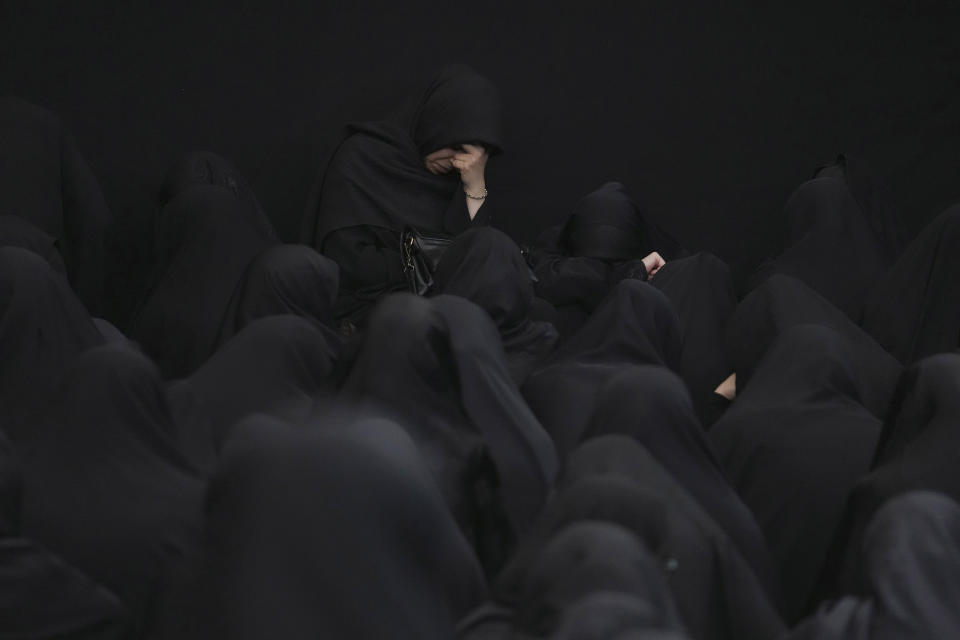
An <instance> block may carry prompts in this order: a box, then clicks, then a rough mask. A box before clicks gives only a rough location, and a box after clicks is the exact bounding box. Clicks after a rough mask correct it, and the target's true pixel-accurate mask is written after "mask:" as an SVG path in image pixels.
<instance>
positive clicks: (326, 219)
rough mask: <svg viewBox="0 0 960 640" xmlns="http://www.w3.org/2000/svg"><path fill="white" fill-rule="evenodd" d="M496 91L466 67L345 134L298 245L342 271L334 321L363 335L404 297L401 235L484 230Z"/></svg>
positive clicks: (443, 74)
mask: <svg viewBox="0 0 960 640" xmlns="http://www.w3.org/2000/svg"><path fill="white" fill-rule="evenodd" d="M500 130H501V124H500V98H499V94H498V92H497V89H496V88H495V87H494V86H493V84H491V83H490V81H488V80H487V79H486V78H483V77H482V76H480V75H479V74H477V73H476V72H475V71H473V70H472V69H470V68H469V67H465V66H462V65H450V66H446V67H444V68H443V69H442V70H441V71H440V73H439V74H438V75H437V76H436V77H435V78H434V79H433V81H432V82H431V83H430V85H429V87H428V88H427V90H426V91H425V92H424V93H423V94H422V96H420V97H419V99H418V100H416V101H410V102H408V103H406V104H404V105H403V106H401V107H400V108H399V109H397V110H396V111H395V112H394V113H393V114H392V115H390V116H389V117H388V118H386V119H385V120H382V121H378V122H363V123H356V124H351V125H349V126H348V127H347V130H346V135H345V137H344V139H343V140H342V142H340V144H339V146H338V147H337V149H336V150H335V151H334V153H333V155H332V157H331V159H330V161H329V164H328V165H327V167H326V170H325V171H324V173H323V175H322V176H321V177H320V180H319V181H318V183H317V186H316V187H315V188H314V193H313V194H312V196H311V198H310V202H309V203H308V207H307V212H306V216H305V218H304V224H303V228H302V240H303V241H304V242H306V243H307V244H310V245H312V246H313V247H315V248H316V249H317V250H318V251H320V252H321V253H323V254H324V255H326V256H328V257H330V258H332V259H333V260H335V261H336V262H337V263H338V264H339V265H340V277H341V282H340V295H339V297H338V300H337V309H336V311H337V317H338V318H339V319H340V321H341V322H346V323H350V324H353V325H358V326H359V325H361V324H362V323H363V321H364V319H365V318H366V316H367V314H368V312H369V311H370V309H371V308H372V306H373V304H374V303H375V302H376V301H377V300H378V299H379V298H381V297H382V296H383V295H384V294H386V293H389V292H392V291H400V290H403V289H404V288H405V286H406V285H405V280H404V275H403V270H402V266H401V258H400V234H401V233H402V231H403V230H404V228H405V227H407V226H411V227H414V228H416V229H418V230H420V231H425V232H431V233H434V234H445V235H450V236H455V235H457V234H459V233H461V232H463V231H465V230H466V229H467V228H469V227H473V226H482V225H487V224H489V222H490V210H489V206H488V205H487V204H486V194H487V189H486V183H485V180H484V170H485V167H486V162H487V159H488V157H489V156H490V155H495V154H497V153H499V152H500V150H501V133H500Z"/></svg>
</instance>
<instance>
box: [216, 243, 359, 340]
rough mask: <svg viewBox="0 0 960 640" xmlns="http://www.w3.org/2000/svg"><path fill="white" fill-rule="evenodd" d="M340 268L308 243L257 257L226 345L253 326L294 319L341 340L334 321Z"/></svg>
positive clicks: (237, 296) (236, 300) (227, 320)
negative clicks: (271, 319)
mask: <svg viewBox="0 0 960 640" xmlns="http://www.w3.org/2000/svg"><path fill="white" fill-rule="evenodd" d="M339 281H340V268H339V267H337V263H335V262H334V261H333V260H330V259H329V258H325V257H323V256H321V255H320V254H319V253H317V252H316V251H314V250H313V249H311V248H310V247H305V246H303V245H292V244H285V245H279V246H276V247H270V248H269V249H267V250H265V251H264V252H263V253H261V254H260V255H259V256H257V257H256V258H254V259H253V261H252V262H251V263H250V266H248V267H247V270H246V272H245V273H244V275H243V278H242V280H241V282H240V286H239V287H238V288H237V289H236V291H234V294H233V298H232V299H231V300H230V304H229V306H228V307H227V312H226V315H225V316H224V319H223V326H222V327H221V328H220V344H223V343H224V342H226V341H227V340H229V339H230V338H232V337H233V336H234V335H236V334H237V332H239V331H240V330H241V329H243V328H244V327H246V326H247V325H248V324H250V323H251V322H253V321H255V320H257V319H259V318H266V317H269V316H279V315H295V316H300V317H301V318H305V319H307V320H309V321H310V322H311V323H312V324H313V325H314V326H315V327H317V329H319V330H320V331H321V332H322V333H323V334H324V335H325V336H326V337H327V338H328V339H329V340H330V342H331V344H337V343H338V342H341V341H342V340H341V338H340V335H339V334H338V333H337V331H336V329H335V327H336V321H335V320H334V317H333V305H334V303H335V302H336V299H337V287H338V284H339Z"/></svg>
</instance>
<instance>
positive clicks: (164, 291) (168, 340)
mask: <svg viewBox="0 0 960 640" xmlns="http://www.w3.org/2000/svg"><path fill="white" fill-rule="evenodd" d="M157 234H158V236H157V238H158V252H159V254H158V256H157V260H158V272H159V273H162V274H163V275H162V277H160V279H159V281H158V283H157V285H156V286H155V287H154V288H153V289H152V290H151V292H150V293H149V295H148V297H147V299H146V301H145V302H144V304H143V306H142V307H141V308H140V310H139V312H138V313H137V316H136V318H135V319H134V321H133V327H132V329H131V332H130V336H131V338H132V339H134V340H136V341H137V342H139V343H140V344H141V346H142V347H143V349H144V351H146V352H147V353H148V354H149V355H150V356H151V357H152V358H153V359H154V360H155V361H156V362H157V365H158V366H159V367H160V371H161V372H162V373H163V376H164V378H166V379H170V378H182V377H186V376H188V375H190V374H191V373H193V371H194V370H196V368H197V367H198V366H200V365H201V364H203V362H204V361H205V360H206V359H207V358H209V357H210V355H211V354H212V353H213V352H214V350H215V349H216V344H217V337H218V334H219V331H220V326H221V324H222V323H223V319H224V315H225V314H226V311H227V306H228V304H229V302H230V299H231V297H232V296H233V294H234V290H235V289H236V288H237V286H238V285H239V283H240V280H241V278H242V277H243V273H244V270H245V269H246V268H247V265H249V264H250V261H251V260H253V258H254V257H255V256H257V255H258V254H260V252H262V251H263V250H264V249H266V248H267V247H270V246H272V245H275V244H277V242H276V240H274V239H273V238H272V237H271V236H269V235H268V234H267V233H266V232H265V231H264V220H263V214H262V213H261V212H259V211H258V210H257V209H256V208H255V207H254V206H253V205H251V204H250V203H249V202H247V201H244V200H241V199H238V198H237V196H236V195H234V193H233V192H232V191H230V190H229V189H227V188H225V187H215V186H199V187H194V188H192V189H189V190H187V191H185V192H183V193H181V194H180V195H179V196H177V197H176V198H175V199H174V200H172V201H171V202H169V203H168V204H167V205H166V206H165V207H164V208H163V210H162V211H161V212H160V218H159V221H158V232H157Z"/></svg>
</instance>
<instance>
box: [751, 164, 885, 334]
mask: <svg viewBox="0 0 960 640" xmlns="http://www.w3.org/2000/svg"><path fill="white" fill-rule="evenodd" d="M783 224H784V229H783V231H782V239H781V245H780V248H779V249H778V252H777V253H776V255H774V256H771V257H770V258H768V259H767V260H766V261H764V263H763V264H762V265H761V266H760V268H759V269H758V271H757V272H756V273H755V274H753V276H752V278H751V286H756V285H758V284H760V283H761V282H762V281H763V280H765V279H766V278H768V277H769V276H771V275H773V274H777V273H779V274H782V275H786V276H790V277H793V278H797V279H799V280H801V281H802V282H804V283H805V284H806V285H807V286H809V287H810V288H811V289H813V290H814V291H816V292H817V293H819V294H820V295H821V296H823V297H824V298H825V299H827V300H828V301H829V302H830V303H831V304H833V305H834V306H836V307H837V308H838V309H840V310H841V311H843V312H844V313H845V314H846V315H847V317H849V318H850V319H851V320H853V321H854V322H857V321H859V320H860V315H861V313H862V310H863V302H864V296H865V293H866V291H867V289H868V286H869V285H871V284H872V283H873V282H874V281H876V280H877V279H878V278H881V277H882V276H883V274H884V272H885V270H886V267H887V265H888V264H889V263H888V262H887V261H886V258H885V251H884V247H883V244H882V242H881V240H880V239H879V238H878V237H877V236H876V234H875V233H874V232H873V229H872V228H871V226H870V223H869V222H868V219H867V216H866V215H865V212H864V210H863V208H862V207H861V206H860V204H859V203H858V202H857V199H856V198H855V197H854V195H853V193H852V192H851V191H850V188H849V187H848V186H847V184H846V183H845V182H844V181H843V180H842V179H838V178H833V177H820V178H814V179H813V180H809V181H807V182H805V183H803V184H802V185H800V187H799V188H797V190H796V191H795V192H794V193H793V194H792V195H791V196H790V198H789V199H788V200H787V203H786V205H785V206H784V211H783Z"/></svg>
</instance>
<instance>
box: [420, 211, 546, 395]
mask: <svg viewBox="0 0 960 640" xmlns="http://www.w3.org/2000/svg"><path fill="white" fill-rule="evenodd" d="M433 291H435V292H436V293H437V294H449V295H455V296H460V297H462V298H466V299H467V300H470V301H471V302H473V303H474V304H476V305H477V306H479V307H480V308H481V309H483V310H484V311H486V312H487V313H488V314H489V315H490V317H491V318H492V319H493V323H494V324H495V325H497V330H498V331H499V332H500V338H501V340H502V341H503V348H504V350H505V351H506V354H507V364H508V365H509V366H510V373H511V375H512V376H513V380H514V382H516V383H517V384H518V385H520V384H523V381H524V380H525V379H526V377H527V376H528V375H529V374H530V371H531V370H533V368H534V367H536V365H537V363H539V362H540V361H541V360H543V358H545V357H546V356H547V355H548V354H549V353H550V351H551V350H552V349H553V347H554V346H555V345H556V343H557V339H558V338H559V337H560V334H558V333H557V330H556V329H555V328H554V327H553V325H551V324H550V323H548V322H538V321H534V320H531V319H530V314H531V305H532V304H533V299H534V296H533V280H532V278H531V277H530V268H529V267H528V266H527V263H526V262H525V261H524V259H523V256H522V255H521V253H520V247H518V246H517V245H516V243H515V242H514V241H513V240H511V239H510V238H509V236H507V235H506V234H505V233H503V232H502V231H498V230H497V229H493V228H489V227H487V228H479V229H470V230H468V231H465V232H464V233H462V234H460V235H459V236H458V237H457V238H456V239H455V240H454V241H453V244H451V245H450V247H449V248H448V249H447V250H446V252H445V253H444V254H443V259H442V260H441V261H440V265H439V266H438V267H437V271H436V273H435V274H434V289H433Z"/></svg>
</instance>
